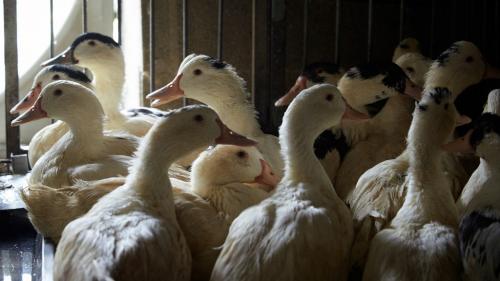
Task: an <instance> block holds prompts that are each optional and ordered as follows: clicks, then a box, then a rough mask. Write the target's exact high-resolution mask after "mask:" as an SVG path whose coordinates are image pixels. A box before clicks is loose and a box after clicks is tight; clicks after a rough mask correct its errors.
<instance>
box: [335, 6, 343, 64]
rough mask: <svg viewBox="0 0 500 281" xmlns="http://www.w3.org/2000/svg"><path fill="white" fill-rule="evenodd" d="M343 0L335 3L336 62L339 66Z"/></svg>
mask: <svg viewBox="0 0 500 281" xmlns="http://www.w3.org/2000/svg"><path fill="white" fill-rule="evenodd" d="M341 11H342V0H337V2H336V3H335V54H334V60H335V63H336V64H339V59H340V58H339V55H340V23H341V18H340V17H341V14H342V13H341Z"/></svg>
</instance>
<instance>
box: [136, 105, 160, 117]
mask: <svg viewBox="0 0 500 281" xmlns="http://www.w3.org/2000/svg"><path fill="white" fill-rule="evenodd" d="M127 115H128V116H129V117H137V116H139V115H147V116H153V117H164V116H165V113H164V112H162V111H160V110H151V109H149V108H146V107H139V108H131V109H127Z"/></svg>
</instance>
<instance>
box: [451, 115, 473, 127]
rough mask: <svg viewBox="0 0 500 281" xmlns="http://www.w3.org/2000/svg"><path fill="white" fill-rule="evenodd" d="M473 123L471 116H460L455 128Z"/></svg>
mask: <svg viewBox="0 0 500 281" xmlns="http://www.w3.org/2000/svg"><path fill="white" fill-rule="evenodd" d="M470 122H472V119H470V117H469V116H467V115H458V117H457V119H456V120H455V126H457V127H458V126H462V125H465V124H469V123H470Z"/></svg>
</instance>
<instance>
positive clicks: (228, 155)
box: [191, 145, 279, 193]
mask: <svg viewBox="0 0 500 281" xmlns="http://www.w3.org/2000/svg"><path fill="white" fill-rule="evenodd" d="M191 172H192V183H193V188H194V189H197V191H202V190H203V189H205V188H207V187H209V186H222V185H226V184H231V183H258V184H261V185H266V186H268V187H269V189H268V190H271V189H273V188H274V187H275V186H276V185H277V184H278V182H279V178H278V177H277V176H276V175H275V174H274V172H273V171H272V169H271V167H270V166H269V164H268V163H267V162H266V161H265V160H264V158H263V156H262V154H261V153H260V152H259V151H258V150H257V148H256V147H253V146H249V147H242V146H234V145H217V146H215V147H213V148H211V149H208V150H206V151H205V152H203V153H201V154H200V156H199V157H198V158H197V159H196V160H195V161H194V162H193V166H192V169H191ZM202 193H203V192H202Z"/></svg>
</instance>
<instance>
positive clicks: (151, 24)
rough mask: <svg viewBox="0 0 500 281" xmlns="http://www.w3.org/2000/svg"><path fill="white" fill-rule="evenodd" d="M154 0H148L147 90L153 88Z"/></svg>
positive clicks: (152, 89)
mask: <svg viewBox="0 0 500 281" xmlns="http://www.w3.org/2000/svg"><path fill="white" fill-rule="evenodd" d="M154 19H155V0H149V90H150V91H151V92H152V91H154V90H155V88H156V87H155V20H154Z"/></svg>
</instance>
